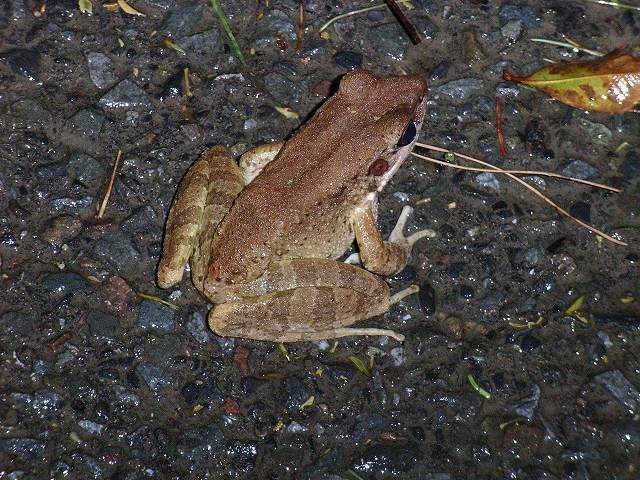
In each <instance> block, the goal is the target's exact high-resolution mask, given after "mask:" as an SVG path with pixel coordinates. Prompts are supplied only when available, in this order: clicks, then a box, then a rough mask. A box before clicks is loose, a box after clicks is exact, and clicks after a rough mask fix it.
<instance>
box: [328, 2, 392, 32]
mask: <svg viewBox="0 0 640 480" xmlns="http://www.w3.org/2000/svg"><path fill="white" fill-rule="evenodd" d="M386 7H387V5H385V4H384V3H380V4H378V5H371V6H370V7H365V8H359V9H357V10H352V11H350V12H347V13H341V14H340V15H336V16H335V17H333V18H330V19H329V20H328V21H327V22H326V23H324V24H323V25H322V26H321V27H320V29H319V30H318V33H320V32H322V31H323V30H326V29H327V28H329V27H330V26H331V25H332V24H333V23H335V22H337V21H338V20H342V19H343V18H347V17H351V16H353V15H359V14H361V13H365V12H368V11H370V10H377V9H378V8H386Z"/></svg>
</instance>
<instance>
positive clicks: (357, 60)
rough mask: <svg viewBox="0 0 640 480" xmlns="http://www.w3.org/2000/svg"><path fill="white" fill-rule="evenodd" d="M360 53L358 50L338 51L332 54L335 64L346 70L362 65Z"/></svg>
mask: <svg viewBox="0 0 640 480" xmlns="http://www.w3.org/2000/svg"><path fill="white" fill-rule="evenodd" d="M362 60H363V59H362V54H361V53H358V52H349V51H346V52H338V53H336V54H335V55H334V56H333V61H334V62H335V63H336V65H339V66H340V67H343V68H346V69H347V70H354V69H356V68H360V67H361V66H362Z"/></svg>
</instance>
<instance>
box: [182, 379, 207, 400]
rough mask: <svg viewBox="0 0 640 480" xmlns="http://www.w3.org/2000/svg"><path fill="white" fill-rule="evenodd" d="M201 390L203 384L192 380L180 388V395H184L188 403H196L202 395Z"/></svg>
mask: <svg viewBox="0 0 640 480" xmlns="http://www.w3.org/2000/svg"><path fill="white" fill-rule="evenodd" d="M201 390H202V386H201V385H198V384H197V383H193V382H190V383H187V384H186V385H185V386H184V387H182V388H181V389H180V395H182V398H184V401H185V402H186V404H187V405H194V404H195V403H196V401H197V400H198V397H199V396H200V391H201Z"/></svg>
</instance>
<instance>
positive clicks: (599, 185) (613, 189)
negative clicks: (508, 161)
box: [411, 152, 622, 193]
mask: <svg viewBox="0 0 640 480" xmlns="http://www.w3.org/2000/svg"><path fill="white" fill-rule="evenodd" d="M411 155H413V156H414V157H418V158H421V159H422V160H427V161H429V162H432V163H437V164H438V165H443V166H445V167H451V168H455V169H457V170H467V171H470V172H494V173H505V174H506V173H511V174H513V175H537V176H539V177H551V178H557V179H559V180H568V181H571V182H576V183H582V184H583V185H589V186H590V187H595V188H601V189H602V190H607V191H609V192H615V193H621V192H622V189H620V188H616V187H610V186H609V185H604V184H602V183H597V182H592V181H590V180H583V179H582V178H576V177H569V176H567V175H561V174H559V173H553V172H540V171H537V170H500V171H498V172H496V169H495V168H480V167H467V166H466V165H457V164H455V163H450V162H445V161H444V160H437V159H435V158H432V157H427V156H425V155H420V154H419V153H416V152H411Z"/></svg>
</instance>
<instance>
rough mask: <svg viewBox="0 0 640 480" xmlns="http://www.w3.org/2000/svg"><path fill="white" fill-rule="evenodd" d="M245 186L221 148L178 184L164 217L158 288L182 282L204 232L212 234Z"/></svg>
mask: <svg viewBox="0 0 640 480" xmlns="http://www.w3.org/2000/svg"><path fill="white" fill-rule="evenodd" d="M243 186H244V183H243V181H242V176H241V173H240V169H239V168H238V166H237V165H236V163H235V161H234V160H233V158H232V157H231V154H230V153H229V151H228V150H227V149H226V148H224V147H222V146H215V147H212V148H210V149H208V150H206V151H205V152H204V153H203V154H202V155H201V156H200V158H199V159H198V160H197V161H196V162H195V163H194V164H193V165H191V167H189V170H187V173H186V174H185V175H184V177H183V178H182V180H181V181H180V186H179V187H178V191H177V192H176V194H175V197H174V200H173V204H172V205H171V209H170V210H169V215H168V216H167V223H166V227H165V236H164V242H163V244H162V257H161V259H160V264H159V265H158V285H159V286H160V287H161V288H168V287H170V286H172V285H175V284H176V283H178V282H179V281H180V280H181V279H182V275H183V273H184V268H185V265H186V263H187V260H188V259H189V257H190V256H191V254H192V252H193V251H194V249H195V250H196V252H195V253H196V254H198V253H199V252H198V251H197V250H198V248H197V247H198V245H201V244H202V242H201V239H200V236H201V235H202V232H203V230H207V231H213V230H215V226H216V225H217V224H218V223H219V222H220V221H221V220H222V219H223V218H224V216H225V215H226V213H227V212H228V211H229V208H231V205H232V203H233V200H234V199H235V197H236V196H237V195H238V193H240V191H241V190H242V187H243Z"/></svg>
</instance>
